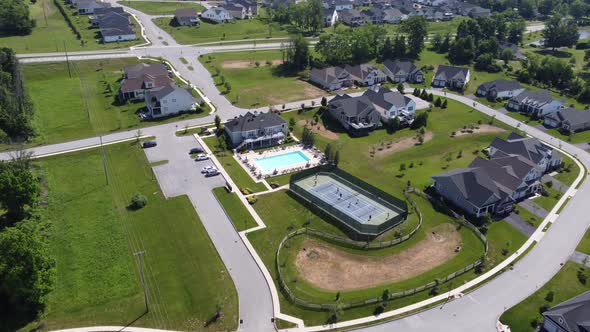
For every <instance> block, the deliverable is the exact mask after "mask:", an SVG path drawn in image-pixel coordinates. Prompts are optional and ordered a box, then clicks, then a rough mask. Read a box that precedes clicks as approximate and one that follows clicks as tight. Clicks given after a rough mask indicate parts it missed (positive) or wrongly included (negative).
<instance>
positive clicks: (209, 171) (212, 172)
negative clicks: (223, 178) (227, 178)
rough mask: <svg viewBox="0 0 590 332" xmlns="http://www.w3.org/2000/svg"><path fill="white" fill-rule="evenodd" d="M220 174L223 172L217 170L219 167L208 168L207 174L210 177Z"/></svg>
mask: <svg viewBox="0 0 590 332" xmlns="http://www.w3.org/2000/svg"><path fill="white" fill-rule="evenodd" d="M219 174H221V173H219V170H217V168H213V169H210V170H208V171H207V172H206V173H205V176H206V177H210V176H215V175H219Z"/></svg>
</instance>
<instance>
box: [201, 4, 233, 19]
mask: <svg viewBox="0 0 590 332" xmlns="http://www.w3.org/2000/svg"><path fill="white" fill-rule="evenodd" d="M201 18H202V19H206V20H208V21H211V22H214V23H225V22H228V21H231V20H232V19H233V17H232V15H231V14H230V12H229V11H227V10H226V9H225V8H223V7H211V8H209V9H207V10H205V11H204V12H202V13H201Z"/></svg>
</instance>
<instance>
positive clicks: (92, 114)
mask: <svg viewBox="0 0 590 332" xmlns="http://www.w3.org/2000/svg"><path fill="white" fill-rule="evenodd" d="M138 62H139V60H137V59H105V60H100V61H98V60H93V61H76V62H71V63H70V65H71V71H72V77H71V78H70V77H69V74H68V68H67V65H66V63H65V62H55V63H39V64H27V65H24V66H22V68H23V73H24V77H25V81H26V86H27V90H28V93H29V95H30V97H31V99H32V101H33V103H34V104H35V109H36V112H35V128H36V130H37V137H35V138H34V140H33V142H32V143H33V144H50V143H57V142H62V141H68V140H74V139H80V138H84V137H90V136H95V135H99V134H108V133H111V132H115V131H119V130H129V129H133V128H141V127H146V126H151V125H155V124H161V123H166V122H171V121H178V120H181V119H188V118H193V117H199V116H204V115H207V113H206V112H201V113H194V114H184V115H179V116H177V117H173V118H169V119H164V120H157V121H140V118H139V116H137V114H136V112H137V111H138V110H139V109H141V108H143V107H145V104H144V103H143V102H137V103H127V104H124V105H121V104H119V103H117V102H116V101H115V97H116V95H117V91H118V90H119V84H120V82H119V81H120V79H121V78H122V74H123V72H122V70H123V67H124V66H126V65H131V64H135V63H138Z"/></svg>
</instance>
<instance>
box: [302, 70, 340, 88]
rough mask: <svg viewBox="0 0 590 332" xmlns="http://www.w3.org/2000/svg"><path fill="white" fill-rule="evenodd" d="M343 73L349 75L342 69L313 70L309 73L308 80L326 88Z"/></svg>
mask: <svg viewBox="0 0 590 332" xmlns="http://www.w3.org/2000/svg"><path fill="white" fill-rule="evenodd" d="M343 73H345V74H347V75H349V73H348V72H347V71H346V70H345V69H344V68H342V67H327V68H313V69H312V70H311V71H310V72H309V78H310V80H312V81H314V82H318V83H320V84H322V85H324V86H328V85H330V84H331V83H332V82H334V80H336V79H337V78H338V77H339V76H340V75H341V74H343Z"/></svg>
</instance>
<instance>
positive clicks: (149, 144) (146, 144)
mask: <svg viewBox="0 0 590 332" xmlns="http://www.w3.org/2000/svg"><path fill="white" fill-rule="evenodd" d="M156 145H158V143H156V141H146V142H143V143H142V144H141V146H142V147H143V148H144V149H147V148H153V147H154V146H156Z"/></svg>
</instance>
